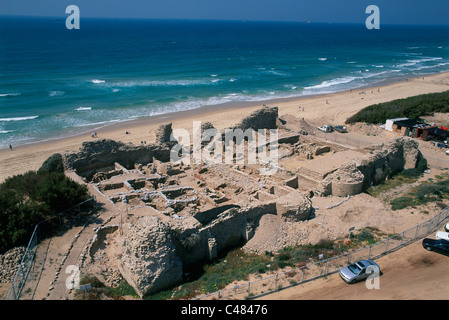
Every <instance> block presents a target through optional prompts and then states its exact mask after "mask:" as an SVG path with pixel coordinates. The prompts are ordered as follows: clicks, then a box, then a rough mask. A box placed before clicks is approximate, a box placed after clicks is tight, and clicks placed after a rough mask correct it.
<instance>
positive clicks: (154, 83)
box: [111, 79, 219, 88]
mask: <svg viewBox="0 0 449 320" xmlns="http://www.w3.org/2000/svg"><path fill="white" fill-rule="evenodd" d="M217 81H219V79H212V80H210V79H196V80H190V79H189V80H187V79H179V80H130V81H121V82H116V83H113V84H111V85H112V86H114V87H119V88H120V87H121V88H132V87H164V86H166V87H169V86H195V85H207V84H209V85H210V84H211V83H214V82H217Z"/></svg>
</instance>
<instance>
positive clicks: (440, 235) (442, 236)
mask: <svg viewBox="0 0 449 320" xmlns="http://www.w3.org/2000/svg"><path fill="white" fill-rule="evenodd" d="M435 238H437V239H444V240H449V232H444V231H438V232H437V233H436V235H435Z"/></svg>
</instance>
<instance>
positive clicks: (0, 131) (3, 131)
mask: <svg viewBox="0 0 449 320" xmlns="http://www.w3.org/2000/svg"><path fill="white" fill-rule="evenodd" d="M10 132H13V130H0V134H5V133H10Z"/></svg>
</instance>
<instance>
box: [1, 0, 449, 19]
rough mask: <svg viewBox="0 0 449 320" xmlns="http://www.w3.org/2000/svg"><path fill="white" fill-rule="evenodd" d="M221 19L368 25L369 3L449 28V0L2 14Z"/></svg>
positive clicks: (32, 9) (156, 4)
mask: <svg viewBox="0 0 449 320" xmlns="http://www.w3.org/2000/svg"><path fill="white" fill-rule="evenodd" d="M71 4H74V5H77V6H78V7H79V8H80V13H81V18H83V17H126V18H155V19H221V20H270V21H280V20H282V21H308V20H310V21H312V22H334V23H340V22H346V23H364V22H365V19H366V18H367V17H368V14H366V13H365V9H366V7H367V6H368V5H371V4H374V5H377V6H378V7H379V9H380V21H381V24H382V23H385V24H449V0H1V1H0V14H2V15H25V16H30V15H31V16H59V17H66V16H68V14H66V13H65V8H66V7H67V6H68V5H71Z"/></svg>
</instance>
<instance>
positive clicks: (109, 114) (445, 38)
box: [0, 17, 449, 148]
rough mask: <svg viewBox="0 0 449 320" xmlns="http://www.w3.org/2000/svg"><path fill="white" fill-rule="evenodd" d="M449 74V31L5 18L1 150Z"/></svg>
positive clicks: (0, 36) (0, 28) (0, 38)
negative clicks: (218, 108)
mask: <svg viewBox="0 0 449 320" xmlns="http://www.w3.org/2000/svg"><path fill="white" fill-rule="evenodd" d="M448 70H449V29H448V27H447V26H446V27H438V26H416V27H415V26H384V25H382V26H381V29H380V30H367V29H366V27H365V25H344V24H314V23H311V24H306V23H287V22H244V21H182V20H179V21H171V20H170V21H169V20H126V19H81V28H80V29H79V30H67V29H66V27H65V20H61V19H53V18H19V17H0V148H6V147H8V145H9V144H10V143H11V144H13V145H20V144H25V143H30V142H35V141H40V140H45V139H50V138H56V137H61V136H65V135H71V134H75V133H80V132H88V131H90V130H92V129H93V128H96V127H101V126H104V125H108V124H112V123H117V122H121V121H129V120H132V119H136V118H140V117H146V116H152V115H157V114H163V113H168V112H176V111H180V110H187V109H194V108H198V107H201V106H204V105H212V106H214V105H219V104H223V103H228V102H250V101H251V102H252V101H262V100H267V99H274V98H287V97H296V96H303V95H311V94H319V93H329V92H336V91H341V90H348V89H350V88H358V87H362V86H367V85H372V84H376V83H382V82H383V81H390V80H396V79H403V78H405V77H410V76H415V75H425V74H430V73H437V72H442V71H448Z"/></svg>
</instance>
